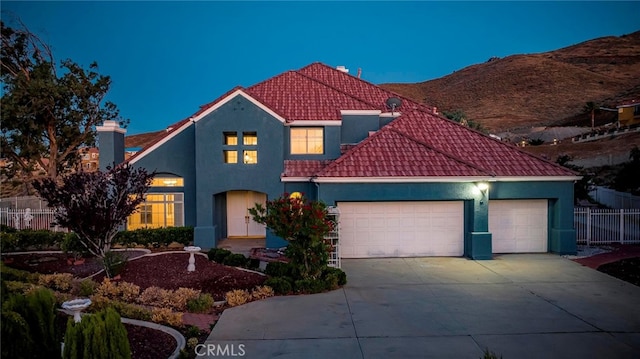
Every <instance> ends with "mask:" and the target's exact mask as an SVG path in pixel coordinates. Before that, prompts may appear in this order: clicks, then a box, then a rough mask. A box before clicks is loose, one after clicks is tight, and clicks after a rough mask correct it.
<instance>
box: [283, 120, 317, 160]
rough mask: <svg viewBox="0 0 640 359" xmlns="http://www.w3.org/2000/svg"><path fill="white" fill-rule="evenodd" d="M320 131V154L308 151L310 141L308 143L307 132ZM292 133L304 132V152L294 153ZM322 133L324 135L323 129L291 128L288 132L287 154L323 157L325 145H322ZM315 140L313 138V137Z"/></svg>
mask: <svg viewBox="0 0 640 359" xmlns="http://www.w3.org/2000/svg"><path fill="white" fill-rule="evenodd" d="M311 130H313V131H320V136H319V138H320V146H321V148H320V152H313V151H310V147H309V146H310V141H309V138H310V136H309V131H311ZM294 131H296V132H297V131H305V136H304V144H305V145H304V147H305V151H304V152H294V139H297V137H296V138H294ZM324 133H325V128H324V127H306V126H305V127H291V128H290V131H289V153H290V154H291V155H323V154H324V153H325V143H324ZM314 138H315V137H314Z"/></svg>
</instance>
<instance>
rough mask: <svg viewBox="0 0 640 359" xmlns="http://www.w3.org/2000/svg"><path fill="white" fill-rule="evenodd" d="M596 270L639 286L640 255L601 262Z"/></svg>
mask: <svg viewBox="0 0 640 359" xmlns="http://www.w3.org/2000/svg"><path fill="white" fill-rule="evenodd" d="M598 271H600V272H603V273H606V274H608V275H610V276H612V277H616V278H618V279H622V280H623V281H625V282H629V283H631V284H634V285H637V286H640V257H636V258H626V259H622V260H619V261H616V262H613V263H607V264H603V265H601V266H599V267H598Z"/></svg>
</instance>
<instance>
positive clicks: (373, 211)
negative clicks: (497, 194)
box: [338, 202, 464, 258]
mask: <svg viewBox="0 0 640 359" xmlns="http://www.w3.org/2000/svg"><path fill="white" fill-rule="evenodd" d="M338 208H339V209H340V228H341V229H340V252H341V254H342V257H343V258H365V257H410V256H434V255H439V256H461V255H462V254H463V248H464V243H463V242H464V234H463V228H464V219H463V218H464V213H463V210H464V208H463V203H462V202H341V203H338ZM354 217H356V218H359V219H362V217H366V218H367V219H368V222H367V225H366V226H365V225H363V224H362V223H364V222H358V220H356V222H355V224H356V226H355V227H354V220H353V218H354Z"/></svg>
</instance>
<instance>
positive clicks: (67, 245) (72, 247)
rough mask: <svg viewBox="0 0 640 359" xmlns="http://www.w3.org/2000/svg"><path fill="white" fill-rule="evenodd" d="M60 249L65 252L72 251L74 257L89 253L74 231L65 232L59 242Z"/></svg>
mask: <svg viewBox="0 0 640 359" xmlns="http://www.w3.org/2000/svg"><path fill="white" fill-rule="evenodd" d="M60 249H61V250H62V251H64V252H65V253H73V255H74V256H75V257H76V258H79V257H85V256H88V255H89V250H88V249H87V247H85V246H84V245H83V244H82V242H81V241H80V237H78V236H77V235H76V234H75V233H67V234H66V235H65V236H64V237H63V239H62V242H61V243H60Z"/></svg>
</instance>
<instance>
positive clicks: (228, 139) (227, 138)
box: [224, 132, 238, 146]
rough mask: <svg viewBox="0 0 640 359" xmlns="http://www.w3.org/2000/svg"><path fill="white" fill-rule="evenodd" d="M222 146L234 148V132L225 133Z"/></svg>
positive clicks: (236, 136) (236, 141)
mask: <svg viewBox="0 0 640 359" xmlns="http://www.w3.org/2000/svg"><path fill="white" fill-rule="evenodd" d="M224 144H225V145H227V146H236V145H237V144H238V134H237V133H235V132H225V133H224Z"/></svg>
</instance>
